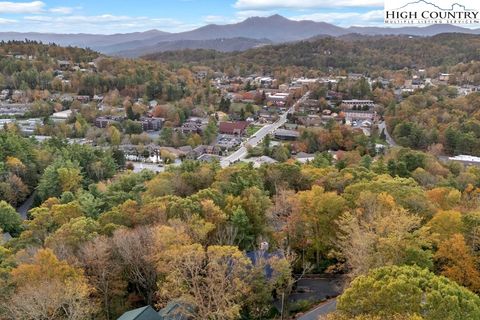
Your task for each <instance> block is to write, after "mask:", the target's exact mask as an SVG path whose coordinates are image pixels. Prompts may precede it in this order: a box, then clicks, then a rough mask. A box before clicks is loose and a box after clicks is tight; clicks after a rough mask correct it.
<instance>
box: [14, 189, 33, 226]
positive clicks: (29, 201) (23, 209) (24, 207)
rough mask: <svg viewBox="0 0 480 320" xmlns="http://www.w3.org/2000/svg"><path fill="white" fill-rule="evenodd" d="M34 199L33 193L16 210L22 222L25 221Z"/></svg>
mask: <svg viewBox="0 0 480 320" xmlns="http://www.w3.org/2000/svg"><path fill="white" fill-rule="evenodd" d="M34 198H35V192H33V193H32V194H31V195H30V196H29V197H28V198H27V200H25V202H24V203H22V204H21V205H20V206H19V207H18V208H17V212H18V213H19V214H20V216H21V217H22V219H23V220H27V217H28V216H27V214H28V210H30V208H32V205H33V199H34Z"/></svg>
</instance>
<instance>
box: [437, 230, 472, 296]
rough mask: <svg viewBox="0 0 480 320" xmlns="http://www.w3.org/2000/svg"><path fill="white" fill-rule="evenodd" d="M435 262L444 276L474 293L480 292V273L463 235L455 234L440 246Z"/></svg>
mask: <svg viewBox="0 0 480 320" xmlns="http://www.w3.org/2000/svg"><path fill="white" fill-rule="evenodd" d="M435 261H436V263H437V268H438V269H439V270H440V273H441V274H442V275H444V276H445V277H447V278H449V279H451V280H453V281H455V282H457V283H458V284H460V285H462V286H465V287H467V288H469V289H470V290H472V291H473V292H477V293H478V292H479V291H480V272H479V271H478V270H477V268H476V264H475V258H474V256H473V255H472V252H471V250H470V248H469V247H468V246H467V244H466V243H465V239H464V237H463V236H462V235H461V234H455V235H453V236H452V237H451V238H449V239H448V240H445V241H444V242H442V243H441V244H440V246H439V247H438V251H437V252H436V253H435Z"/></svg>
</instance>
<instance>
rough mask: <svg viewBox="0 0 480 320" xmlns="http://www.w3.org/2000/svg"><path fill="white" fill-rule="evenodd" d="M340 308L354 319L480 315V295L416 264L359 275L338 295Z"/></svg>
mask: <svg viewBox="0 0 480 320" xmlns="http://www.w3.org/2000/svg"><path fill="white" fill-rule="evenodd" d="M337 310H338V312H339V313H340V314H344V315H345V316H348V317H350V318H354V317H357V316H378V317H380V318H381V319H391V318H390V317H392V316H394V315H398V314H402V315H411V316H413V315H421V316H422V317H423V318H424V319H425V320H437V319H452V320H457V319H458V320H473V319H479V318H480V298H479V297H478V296H476V295H475V294H474V293H472V292H471V291H469V290H467V289H465V288H463V287H461V286H459V285H458V284H456V283H455V282H453V281H450V280H448V279H447V278H444V277H439V276H436V275H434V274H433V273H431V272H430V271H428V270H426V269H421V268H419V267H416V266H390V267H383V268H379V269H374V270H371V271H370V272H369V273H368V274H367V275H364V276H360V277H358V278H356V279H355V280H354V281H353V282H352V283H351V284H350V286H349V288H348V289H347V290H345V292H344V293H343V294H342V295H341V296H340V298H338V303H337Z"/></svg>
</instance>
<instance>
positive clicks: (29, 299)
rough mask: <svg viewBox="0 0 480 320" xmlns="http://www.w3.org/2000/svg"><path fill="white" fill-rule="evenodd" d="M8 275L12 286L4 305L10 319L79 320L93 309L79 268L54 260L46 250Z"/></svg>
mask: <svg viewBox="0 0 480 320" xmlns="http://www.w3.org/2000/svg"><path fill="white" fill-rule="evenodd" d="M11 276H12V284H13V285H14V288H15V289H14V293H13V294H12V297H11V299H10V300H9V301H7V302H6V305H5V306H4V307H5V308H6V309H7V311H8V315H9V318H10V319H29V320H30V319H31V320H36V319H55V320H56V319H58V320H60V319H69V320H83V319H87V318H89V316H90V315H91V314H92V313H93V311H94V310H95V307H94V305H93V304H92V303H91V302H89V301H88V297H89V295H90V292H91V289H90V287H89V286H88V284H87V281H86V279H85V278H84V276H83V275H82V272H81V270H80V269H77V268H74V267H72V266H70V265H69V264H67V263H66V262H63V261H60V260H58V258H57V257H56V256H55V255H54V254H53V252H52V251H51V250H49V249H41V250H39V251H38V252H37V253H36V254H35V256H34V257H33V260H32V262H31V263H23V264H20V265H19V266H18V267H16V268H15V269H13V270H12V272H11Z"/></svg>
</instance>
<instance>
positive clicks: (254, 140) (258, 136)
mask: <svg viewBox="0 0 480 320" xmlns="http://www.w3.org/2000/svg"><path fill="white" fill-rule="evenodd" d="M309 95H310V91H308V92H307V93H305V94H304V95H303V96H302V97H301V98H300V99H299V100H298V101H297V102H296V103H295V104H294V105H293V106H292V107H291V108H290V109H288V110H287V111H286V112H285V113H284V114H282V115H281V116H280V118H279V119H278V120H277V121H276V122H274V123H272V124H268V125H266V126H264V127H263V128H261V129H260V130H258V131H257V132H256V133H255V134H254V135H253V136H252V137H250V138H249V139H248V140H247V141H245V142H244V143H243V145H242V146H241V147H240V148H239V149H238V150H237V151H235V152H234V153H232V154H231V155H229V156H228V157H225V158H223V159H222V160H221V161H220V165H221V166H222V168H225V167H228V166H229V165H231V164H232V163H235V162H237V161H239V160H241V159H244V158H245V157H246V156H247V154H248V150H247V146H248V145H249V146H251V147H252V148H254V147H256V146H257V145H258V144H259V143H260V142H262V140H263V139H264V138H265V137H266V136H267V135H268V134H271V133H273V132H275V130H277V129H278V128H280V127H281V126H283V125H284V124H285V123H286V122H287V117H288V114H290V113H292V112H293V111H294V110H295V108H296V107H297V106H298V105H299V104H301V103H302V102H303V101H305V100H306V99H307V98H308V96H309Z"/></svg>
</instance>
